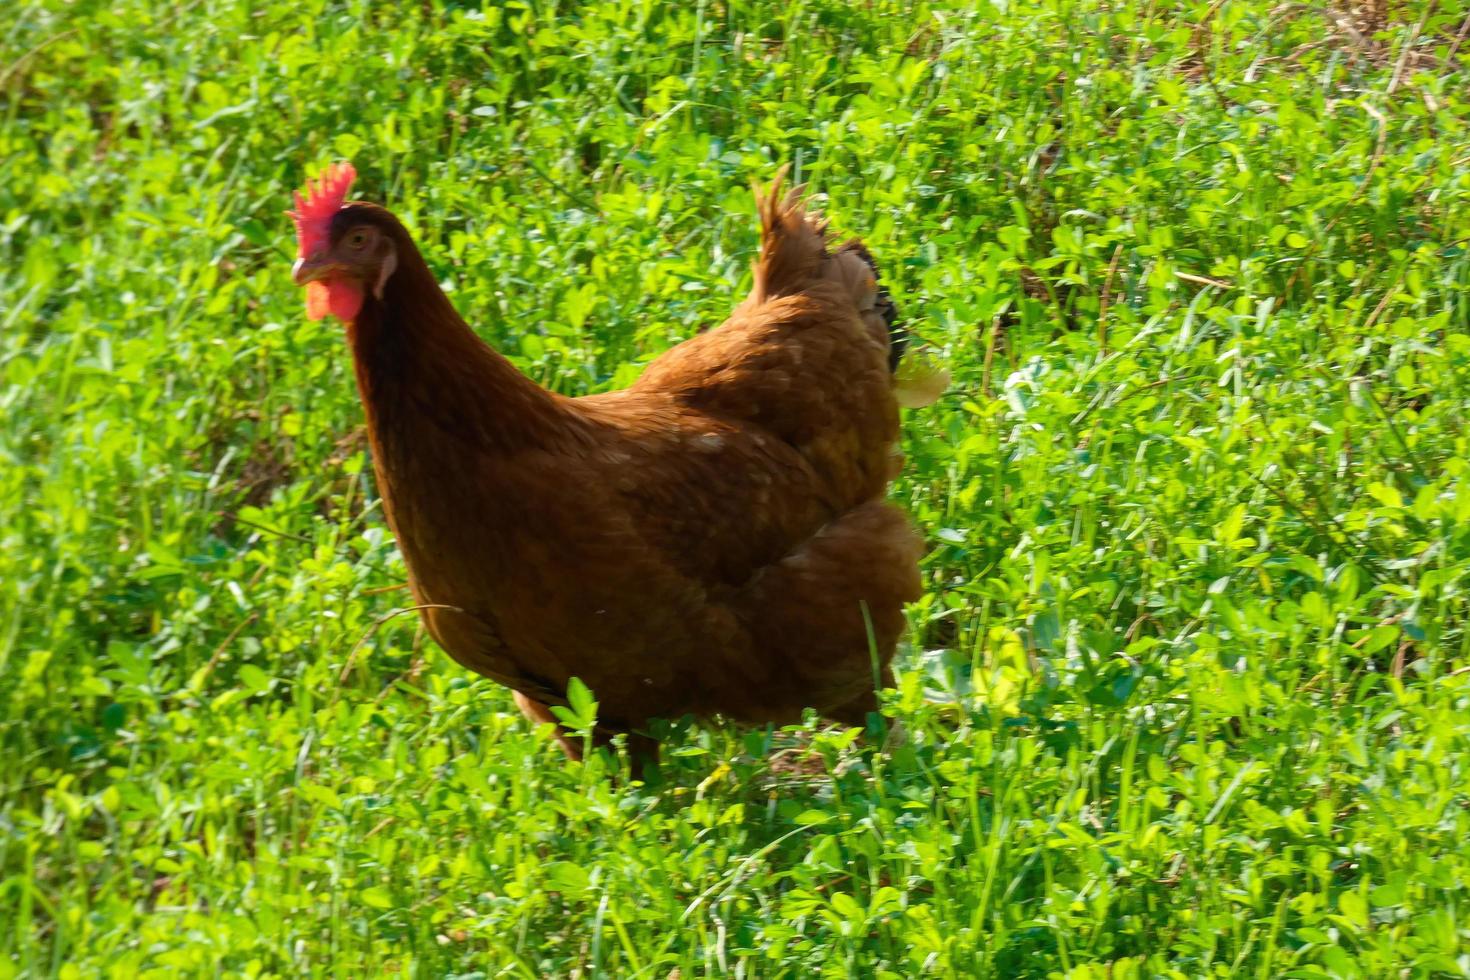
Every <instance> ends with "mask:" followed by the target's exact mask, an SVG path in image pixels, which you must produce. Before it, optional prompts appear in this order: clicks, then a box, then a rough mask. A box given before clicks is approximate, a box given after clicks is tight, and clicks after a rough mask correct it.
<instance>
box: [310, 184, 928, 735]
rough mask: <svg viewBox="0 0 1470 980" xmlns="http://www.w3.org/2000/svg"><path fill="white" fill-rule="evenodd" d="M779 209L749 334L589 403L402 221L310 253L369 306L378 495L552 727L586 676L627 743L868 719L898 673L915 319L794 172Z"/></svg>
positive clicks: (752, 300)
mask: <svg viewBox="0 0 1470 980" xmlns="http://www.w3.org/2000/svg"><path fill="white" fill-rule="evenodd" d="M759 205H760V217H761V225H762V242H761V253H760V258H759V260H758V262H757V263H756V267H755V286H754V289H752V291H751V294H750V296H749V297H748V298H747V299H746V300H745V301H744V302H743V303H741V304H740V306H739V307H737V308H736V310H735V311H734V313H733V314H732V315H731V317H730V319H729V320H727V321H726V322H725V323H724V324H723V325H721V326H720V327H718V328H716V329H713V330H710V331H708V332H706V333H703V334H700V335H698V336H696V337H694V338H693V339H691V340H688V341H686V342H684V343H682V344H680V345H678V346H677V347H675V348H673V349H672V350H670V351H668V352H667V353H665V354H664V355H663V356H662V357H659V358H658V359H657V360H655V361H654V362H653V363H652V364H650V365H649V366H648V369H647V370H646V371H645V372H644V374H643V376H642V378H640V379H639V380H638V382H637V383H635V384H634V385H633V386H632V387H630V388H627V389H625V390H622V391H617V392H611V393H608V394H601V395H593V396H588V397H584V398H566V397H562V396H560V395H556V394H553V393H551V392H548V391H546V390H544V389H542V388H540V387H539V386H538V385H536V384H535V383H534V382H532V381H530V380H529V379H527V378H526V377H524V376H523V375H521V374H520V373H519V372H517V371H516V370H515V369H514V368H513V367H512V366H511V365H510V364H509V363H508V362H507V361H506V360H505V359H504V358H503V357H501V356H500V355H499V354H497V353H496V352H495V351H493V350H492V349H491V348H490V347H488V346H487V345H485V344H484V343H483V342H482V341H480V340H479V339H478V338H477V337H476V336H475V334H474V333H473V332H472V331H471V330H470V329H469V327H467V326H466V325H465V323H464V321H463V320H461V319H460V317H459V315H458V314H457V313H456V312H455V310H454V308H453V307H452V306H451V305H450V303H449V300H448V299H447V298H446V297H445V296H444V294H443V293H442V292H441V291H440V289H439V287H438V285H437V284H436V283H435V280H434V278H433V276H432V275H431V274H430V272H429V269H428V267H427V266H426V265H425V263H424V261H423V259H422V257H421V256H420V255H419V252H418V250H417V249H416V248H415V247H414V244H413V242H412V241H411V239H410V238H409V236H408V233H407V232H406V231H405V230H404V228H403V226H402V225H401V224H400V223H399V222H398V221H397V219H395V218H394V217H393V216H392V215H391V214H389V213H388V212H387V211H385V210H383V209H381V208H378V207H376V206H374V205H369V204H347V205H345V206H343V207H341V209H340V210H337V211H336V212H335V213H334V214H333V215H332V216H331V219H330V228H329V229H328V230H327V237H328V238H329V242H328V244H327V245H326V246H325V249H324V250H321V249H319V250H318V252H316V253H313V254H312V255H307V256H304V257H303V259H302V260H301V262H299V263H298V269H297V279H298V281H299V282H305V281H316V282H325V283H326V284H327V287H328V288H329V289H336V288H339V287H340V288H342V289H347V290H356V292H352V293H351V296H352V302H354V303H357V302H360V309H359V310H358V311H357V312H356V315H355V317H354V319H353V320H352V322H350V323H349V324H348V331H347V335H348V340H349V343H350V346H351V348H352V353H353V357H354V361H355V365H356V372H357V382H358V387H359V390H360V393H361V395H362V401H363V406H364V409H365V411H366V414H367V423H368V434H369V438H370V441H371V445H372V451H373V463H374V468H375V471H376V474H377V481H378V487H379V489H380V491H381V493H382V496H383V503H384V512H385V514H386V516H387V518H388V522H389V524H390V526H391V527H392V529H393V532H394V534H395V535H396V536H397V539H398V543H399V547H400V548H401V550H402V552H403V556H404V559H405V561H406V563H407V565H408V569H409V572H410V575H411V579H412V586H413V592H414V596H415V598H416V600H417V602H418V603H419V604H421V605H424V606H428V607H431V608H426V609H425V610H424V611H423V613H422V615H423V618H424V622H425V623H426V625H427V627H428V629H429V632H430V633H431V634H432V635H433V637H434V638H435V639H436V640H437V641H438V642H439V643H440V645H441V646H443V647H444V649H445V650H447V651H448V652H449V654H450V655H451V656H452V657H454V659H455V660H457V661H459V662H460V663H461V664H463V665H464V666H466V667H468V668H470V669H471V670H475V671H478V672H479V673H481V674H484V675H485V676H487V677H490V678H493V679H494V680H496V681H499V682H500V683H502V684H505V685H507V686H508V687H511V688H513V689H514V690H515V691H516V692H517V702H518V703H519V704H520V705H521V708H522V710H523V711H525V713H526V714H527V716H528V717H531V718H533V719H534V720H537V721H546V720H551V716H550V714H549V713H548V712H547V710H546V707H545V706H547V705H552V704H564V703H565V692H566V689H567V684H568V681H569V680H570V678H572V677H578V678H581V679H582V681H583V682H585V683H586V684H587V685H588V686H589V687H590V688H591V689H592V691H593V692H594V694H595V696H596V698H597V700H598V702H599V704H600V709H599V712H600V717H599V722H600V724H601V725H602V726H604V727H605V729H606V731H607V732H630V733H635V735H636V734H637V733H640V732H641V731H642V729H643V728H644V726H645V724H646V723H647V722H648V720H649V719H651V718H658V717H663V718H675V717H679V716H681V715H684V714H686V713H690V714H694V715H696V716H701V717H708V716H713V715H722V716H724V717H726V718H729V719H733V720H736V721H740V722H747V723H763V722H788V721H792V720H795V719H798V718H799V717H800V714H801V711H802V709H803V708H806V707H813V708H815V709H817V710H818V711H819V712H820V713H821V714H822V715H824V716H826V717H829V718H832V719H834V720H837V721H840V722H845V723H848V724H862V723H863V721H864V718H865V716H866V712H868V711H870V710H872V709H873V708H874V707H875V706H876V701H875V696H874V688H875V685H880V684H887V683H889V682H890V681H891V675H890V673H889V666H888V665H889V661H890V660H891V658H892V656H893V651H894V645H895V643H896V641H897V638H898V635H899V633H900V631H901V629H902V628H903V623H904V619H903V605H904V603H905V602H908V601H911V600H913V599H916V598H917V597H918V596H919V593H920V582H919V573H918V559H919V556H920V550H921V546H920V541H919V538H918V536H917V535H916V534H915V533H914V531H913V529H912V528H911V527H910V525H909V522H908V520H907V519H906V518H905V516H904V515H903V514H902V512H900V511H899V510H898V509H896V508H895V507H893V506H891V505H890V504H888V503H886V502H885V501H884V493H885V490H886V488H887V485H888V482H889V480H890V479H891V478H892V476H893V475H894V473H895V471H896V469H897V466H898V463H899V461H900V460H901V457H899V455H898V453H897V449H896V443H897V440H898V408H897V404H896V402H895V399H894V381H893V376H892V372H891V369H890V357H891V354H892V351H893V348H894V345H895V344H896V343H898V342H899V341H897V340H896V339H895V338H894V337H893V336H892V331H893V330H894V329H896V328H895V327H894V325H893V320H894V316H893V306H892V302H891V301H890V300H889V299H888V297H887V294H886V293H885V292H884V291H883V290H882V289H881V287H880V286H879V285H878V282H877V277H876V272H875V269H874V266H873V264H872V259H871V257H870V256H869V255H868V253H867V251H866V250H865V249H864V248H863V247H862V246H861V244H859V243H856V242H852V243H849V244H847V245H844V246H842V247H840V248H837V249H835V250H829V249H828V248H827V244H826V236H825V233H824V229H823V225H822V224H821V223H820V222H818V221H816V220H815V219H814V218H812V217H811V216H810V215H808V214H807V212H806V210H805V208H804V207H803V205H802V203H801V199H800V197H799V194H798V192H795V191H793V192H791V193H789V194H782V193H781V190H780V181H779V179H778V181H777V183H776V185H775V186H773V187H772V188H771V190H770V192H769V193H767V194H765V195H764V196H762V197H761V198H760V201H759ZM349 245H350V248H349ZM345 308H347V309H350V308H351V303H349V304H348V305H347V306H346V307H345ZM334 311H335V307H334ZM567 747H568V750H569V751H573V752H575V746H573V745H570V744H568V745H567ZM640 748H641V750H642V751H644V752H649V751H656V747H655V746H652V745H651V744H650V743H646V742H642V743H640Z"/></svg>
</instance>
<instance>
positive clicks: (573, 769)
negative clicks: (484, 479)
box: [0, 0, 1470, 980]
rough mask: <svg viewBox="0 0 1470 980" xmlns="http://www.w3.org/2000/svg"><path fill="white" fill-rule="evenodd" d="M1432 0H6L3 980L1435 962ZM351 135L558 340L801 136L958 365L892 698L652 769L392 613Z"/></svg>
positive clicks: (1444, 935)
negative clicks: (881, 727)
mask: <svg viewBox="0 0 1470 980" xmlns="http://www.w3.org/2000/svg"><path fill="white" fill-rule="evenodd" d="M1466 18H1467V9H1466V6H1465V5H1464V4H1463V3H1457V2H1441V3H1438V4H1423V3H1402V4H1397V5H1393V6H1392V9H1391V11H1390V15H1389V17H1388V19H1387V20H1386V22H1383V23H1377V24H1375V23H1365V22H1364V19H1363V18H1362V17H1359V15H1358V13H1356V12H1354V11H1353V10H1350V9H1349V8H1347V7H1342V8H1340V9H1339V8H1330V7H1317V6H1310V5H1301V4H1284V5H1278V4H1277V3H1275V2H1274V0H1219V2H1216V3H1208V4H1207V3H1203V2H1199V3H1191V4H1183V5H1178V6H1174V5H1170V4H1166V3H1159V4H1150V5H1130V4H1107V3H1102V2H1099V0H1020V2H1011V3H1005V4H994V5H991V4H979V5H976V6H973V7H971V6H964V5H959V4H953V5H952V4H945V3H928V2H924V0H917V2H895V0H870V2H857V3H849V2H847V0H785V2H775V0H690V2H687V3H680V4H654V3H651V2H640V0H623V2H617V3H608V4H604V5H600V6H592V5H577V4H573V3H567V2H561V3H558V2H556V0H525V2H521V3H512V4H510V5H508V6H506V7H504V8H498V7H496V6H495V5H493V4H487V5H486V7H485V9H483V10H481V9H480V8H478V7H477V6H476V5H474V4H455V3H447V2H441V0H426V2H424V3H404V4H367V3H348V4H341V3H325V2H322V0H300V2H289V3H288V2H285V0H263V2H260V3H249V4H246V3H236V2H228V0H192V2H188V3H181V4H178V5H177V6H175V7H173V8H171V9H167V10H165V9H164V8H163V7H162V6H161V5H157V4H153V3H142V2H137V0H132V2H122V3H101V2H97V0H79V2H76V3H63V2H61V0H42V2H40V3H36V2H34V0H32V2H25V0H23V2H22V5H21V6H20V7H19V9H18V11H13V12H12V13H11V14H9V15H7V16H6V17H5V18H4V19H3V22H0V112H3V122H0V757H3V759H4V760H5V764H4V766H3V768H0V922H4V923H6V924H7V928H4V929H0V980H5V978H9V977H13V976H24V977H42V976H52V975H59V976H63V977H85V976H109V975H110V976H118V977H139V976H160V977H165V976H166V977H174V976H201V977H213V976H216V975H219V973H220V972H221V971H223V972H227V973H229V974H232V975H245V976H279V977H298V976H315V977H346V976H377V975H384V974H389V973H400V974H404V975H417V976H436V977H437V976H450V975H455V976H461V977H470V976H476V977H478V976H490V975H494V976H501V975H505V976H517V977H536V976H571V975H577V976H583V977H589V976H608V977H649V978H653V977H657V978H664V977H669V976H672V975H675V971H677V972H678V975H680V976H682V977H685V978H689V977H694V976H705V975H735V976H746V977H757V976H759V977H775V976H788V977H805V976H816V975H828V976H837V977H844V976H888V977H911V976H920V975H932V976H941V977H944V976H951V977H972V976H978V977H1043V976H1056V977H1070V978H1077V980H1081V978H1086V977H1112V978H1120V980H1121V978H1129V977H1145V976H1177V977H1195V976H1250V977H1261V978H1272V977H1285V976H1295V977H1328V976H1332V977H1354V976H1364V977H1386V976H1400V975H1403V976H1467V975H1470V630H1467V627H1466V624H1467V619H1470V465H1467V460H1470V436H1467V434H1466V428H1465V421H1466V418H1467V415H1470V248H1467V246H1470V242H1467V237H1470V70H1467V69H1470V38H1467V37H1466V34H1467V19H1466ZM1368 19H1369V20H1371V18H1368ZM340 157H351V158H352V159H353V160H354V161H355V162H356V164H357V166H358V169H359V170H360V171H361V173H362V178H361V179H360V182H359V185H358V189H359V192H360V193H361V194H362V195H363V196H365V197H369V198H373V199H378V200H382V201H384V202H385V203H387V204H388V205H389V206H390V207H392V208H393V209H394V210H395V211H396V212H397V213H398V214H399V215H401V216H403V217H404V218H405V220H406V221H407V222H408V224H409V225H410V227H411V228H412V229H413V231H414V233H415V234H416V236H417V238H418V241H419V242H420V244H421V246H422V248H423V250H424V252H425V254H426V256H427V257H428V259H429V261H430V263H431V265H432V266H433V267H434V268H435V269H436V270H437V272H438V273H440V274H441V275H442V277H443V279H444V281H445V282H446V283H447V284H449V285H450V286H452V288H453V298H454V300H455V302H456V303H457V304H458V305H459V308H460V309H461V310H462V311H463V312H464V314H465V315H466V317H467V319H469V320H470V322H471V323H473V324H475V325H476V327H477V329H479V330H480V332H481V333H482V335H483V336H484V337H485V338H486V339H487V340H489V341H491V342H492V343H494V344H495V345H496V346H497V347H498V348H499V349H500V350H502V351H503V352H505V353H506V354H507V355H509V356H511V357H512V358H513V359H514V360H515V361H516V363H517V364H518V365H519V366H520V367H522V368H523V369H524V370H526V371H527V372H528V373H530V374H531V375H533V376H534V377H536V378H537V379H538V380H540V381H541V382H543V383H544V384H546V385H548V386H550V387H553V388H556V389H559V390H561V391H565V392H571V393H578V392H586V391H594V390H601V389H605V388H608V387H615V386H619V385H622V384H625V383H626V382H628V381H629V380H630V379H631V378H633V377H635V376H636V374H637V372H638V371H639V370H640V366H641V365H642V364H643V363H646V362H647V360H649V359H650V358H652V357H654V356H655V355H657V354H658V353H659V352H660V351H662V350H664V349H665V348H667V347H668V346H669V345H670V344H672V343H674V342H676V341H678V340H679V339H681V338H683V337H686V336H688V335H690V334H691V333H693V332H694V331H696V330H698V329H699V328H700V327H701V325H704V324H709V323H714V322H718V321H719V320H720V319H722V318H723V316H724V315H725V314H726V313H727V312H728V310H729V309H730V306H731V304H732V302H733V301H734V300H735V299H736V298H737V297H738V296H740V295H741V294H742V293H743V291H744V290H745V289H746V288H748V268H749V261H750V259H751V257H752V252H753V249H754V245H755V240H756V229H755V226H754V220H753V216H752V203H751V195H750V191H749V189H748V184H749V181H750V180H752V179H761V180H764V179H768V178H769V177H770V176H771V175H772V174H773V173H774V171H775V169H776V167H777V166H778V164H779V163H781V162H784V161H790V162H792V163H793V164H794V165H795V167H796V169H797V170H798V171H799V175H800V176H801V178H803V179H806V180H809V181H811V183H812V184H813V186H814V187H815V188H816V189H817V190H819V191H820V192H821V193H822V194H824V195H825V200H824V202H823V206H824V207H825V208H826V210H827V211H828V212H829V213H830V214H831V215H832V216H833V217H834V219H835V223H836V224H837V225H838V226H839V228H841V229H842V230H844V231H846V232H853V233H861V234H863V235H865V236H866V237H868V238H869V240H870V241H871V243H872V245H873V247H874V251H875V252H876V253H877V254H878V255H879V256H880V258H881V260H882V262H883V263H884V267H885V270H886V271H887V272H888V273H889V275H890V277H891V278H892V280H893V281H894V283H895V287H896V292H897V294H898V297H899V301H900V303H901V305H902V307H903V309H904V310H905V312H906V313H907V314H908V316H909V317H910V318H911V321H912V323H913V325H914V327H915V329H916V330H917V332H918V333H919V334H920V335H921V336H922V338H923V339H924V341H926V342H927V343H928V344H929V345H930V346H931V347H934V348H938V349H942V350H943V351H944V352H945V353H946V355H947V357H948V359H949V362H950V365H951V367H952V369H953V371H954V375H955V383H954V387H953V389H952V391H951V392H950V394H949V395H948V396H947V397H946V398H945V399H944V400H943V401H941V403H940V404H939V405H937V406H935V407H933V408H931V409H927V410H924V411H920V412H915V413H910V414H909V416H908V418H907V419H906V422H905V427H906V437H905V438H906V446H905V448H906V451H907V453H908V456H909V467H908V469H907V472H906V473H905V475H904V477H903V478H902V480H901V481H900V483H899V484H898V486H897V488H896V490H895V497H896V498H897V499H898V500H900V501H901V502H902V503H904V504H905V505H906V506H907V507H909V508H910V509H911V511H912V512H913V514H914V515H915V517H916V519H917V520H918V521H919V522H920V524H921V525H922V526H923V528H924V529H925V531H926V533H927V534H928V536H929V539H930V541H931V544H932V550H931V552H930V554H929V555H928V557H927V558H926V560H925V572H926V581H927V590H926V596H925V598H924V599H923V601H922V602H920V603H918V604H917V605H916V606H915V607H913V609H912V626H913V628H912V634H911V641H912V642H911V645H910V646H909V647H908V648H906V650H905V652H904V654H903V660H902V664H903V668H904V669H903V673H902V677H901V690H900V691H899V692H897V693H896V694H895V695H893V697H892V698H891V700H890V709H889V710H890V713H891V714H892V715H893V716H895V717H898V718H901V719H903V721H904V722H905V723H906V725H907V726H908V728H909V730H910V733H911V738H910V741H909V744H907V745H906V746H903V747H901V748H898V749H896V750H895V751H894V752H892V753H891V754H889V755H884V754H879V753H874V752H873V751H872V750H871V749H869V748H866V747H865V746H864V743H863V741H862V740H860V739H856V740H855V739H854V738H852V737H850V735H851V734H852V733H846V734H844V733H841V732H831V731H828V732H822V731H819V730H816V726H815V725H813V726H812V729H811V730H806V731H784V732H783V731H777V732H764V731H758V732H754V733H743V732H738V731H727V730H720V729H708V728H699V727H688V726H676V728H675V730H674V731H673V732H672V733H671V735H670V739H669V745H670V749H671V751H670V752H669V757H668V762H667V764H666V766H665V773H666V778H667V782H668V785H667V786H665V787H664V788H662V789H661V790H659V791H657V792H654V791H649V790H646V789H643V788H641V787H630V786H628V785H627V783H626V781H614V780H610V779H608V778H606V769H607V767H608V766H609V765H613V764H617V762H616V760H612V761H609V760H605V759H597V760H594V761H593V762H591V763H589V764H588V765H586V766H577V765H569V764H566V763H565V762H564V761H563V760H562V758H561V756H560V754H559V753H558V752H557V750H556V748H555V746H554V745H553V744H552V743H551V742H550V741H549V739H548V735H547V733H546V732H544V731H543V732H537V731H533V730H532V729H530V728H529V727H528V726H527V724H526V723H525V722H523V721H522V720H521V719H520V718H519V716H518V715H517V714H516V713H515V712H514V709H513V707H512V704H511V701H510V698H509V694H508V692H507V691H505V690H504V689H502V688H499V687H497V686H495V685H494V684H492V683H490V682H488V681H484V680H481V679H478V678H476V677H474V676H471V675H469V674H467V673H466V672H465V671H463V670H461V669H459V668H458V667H456V666H455V665H454V664H452V663H451V662H449V661H448V660H447V658H446V657H445V656H444V655H443V654H442V653H440V652H439V651H438V650H437V649H435V648H434V647H433V646H432V644H431V643H429V642H427V641H425V640H423V639H422V637H420V636H419V635H418V633H417V627H416V623H415V621H414V617H413V616H411V615H403V616H397V617H392V618H389V616H390V614H391V612H392V611H393V610H394V609H395V608H397V607H398V606H399V605H400V604H401V603H404V602H405V601H406V599H405V598H404V593H401V592H394V591H384V590H385V587H389V586H392V585H394V584H396V583H399V582H401V581H402V580H403V571H402V565H401V560H400V558H399V556H398V553H397V551H396V549H395V548H394V546H393V542H392V539H391V537H390V536H389V535H388V533H387V532H386V529H385V527H384V525H383V521H382V516H381V512H380V510H379V508H378V506H377V499H376V496H375V493H374V490H373V486H372V481H371V479H370V468H367V467H365V455H364V447H363V443H362V440H361V438H360V434H359V430H358V426H359V424H360V419H361V410H360V407H359V405H358V403H357V400H356V396H355V392H354V389H353V386H352V382H351V376H350V370H349V364H348V355H347V352H346V350H345V346H344V344H343V341H342V338H341V335H340V333H341V332H340V328H339V327H338V326H336V325H335V324H334V323H332V322H330V321H323V322H320V323H308V322H306V321H305V319H304V317H303V309H302V298H301V295H300V292H299V290H297V289H296V288H294V287H293V286H292V285H291V283H290V281H289V276H288V274H287V268H288V265H289V261H290V257H291V253H292V247H293V246H292V242H291V238H290V229H289V224H288V222H287V221H286V220H285V219H284V218H283V217H282V216H281V211H282V210H283V208H284V207H285V206H286V205H287V203H288V194H289V191H290V190H291V189H293V188H294V187H296V186H298V185H299V184H300V183H301V181H302V179H303V177H304V176H305V175H306V174H307V173H308V172H311V171H313V170H314V169H315V168H316V167H319V166H321V165H322V164H324V163H326V162H327V161H329V160H332V159H336V158H340ZM12 924H13V927H11V926H12Z"/></svg>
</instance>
